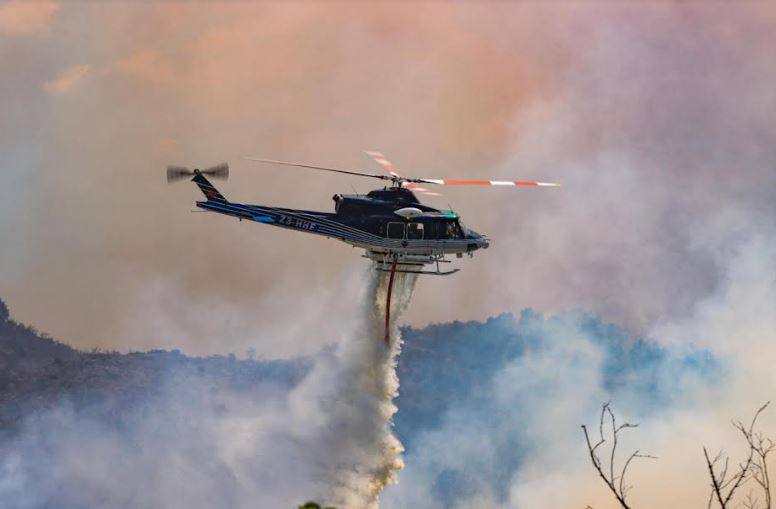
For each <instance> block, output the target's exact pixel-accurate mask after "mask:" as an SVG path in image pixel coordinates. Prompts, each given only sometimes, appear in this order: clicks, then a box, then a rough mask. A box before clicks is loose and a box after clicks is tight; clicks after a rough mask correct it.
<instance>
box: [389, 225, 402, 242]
mask: <svg viewBox="0 0 776 509" xmlns="http://www.w3.org/2000/svg"><path fill="white" fill-rule="evenodd" d="M388 238H389V239H403V238H404V223H388Z"/></svg>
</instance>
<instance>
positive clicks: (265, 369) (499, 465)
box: [0, 301, 719, 507]
mask: <svg viewBox="0 0 776 509" xmlns="http://www.w3.org/2000/svg"><path fill="white" fill-rule="evenodd" d="M403 338H404V341H405V344H404V349H403V352H402V354H401V356H400V357H399V364H398V375H399V380H400V382H401V386H400V394H399V396H398V398H397V400H396V403H397V406H398V408H399V411H398V413H397V414H396V416H395V423H394V424H395V430H396V433H397V435H398V436H399V438H400V439H401V441H402V442H403V444H404V445H405V447H406V454H405V457H406V459H407V461H408V463H409V464H411V463H412V462H413V461H425V459H422V458H427V457H429V456H430V455H433V454H435V452H434V449H433V447H432V448H431V449H428V443H427V442H424V439H425V438H427V437H428V436H429V433H434V432H435V431H438V430H444V429H445V426H446V425H447V424H446V423H447V422H449V419H450V416H452V419H453V421H452V422H453V423H454V425H455V426H459V427H458V428H456V429H457V430H458V432H461V433H469V432H471V433H474V434H475V435H476V436H478V437H480V440H481V441H482V443H483V444H485V445H487V447H486V450H493V451H496V453H495V455H494V457H493V459H492V460H490V461H491V462H495V465H494V468H495V471H494V472H491V473H488V472H485V473H484V474H483V473H482V472H477V471H476V469H475V470H473V471H469V470H470V469H469V470H467V468H460V469H459V468H449V467H445V465H444V464H443V463H440V464H438V465H437V466H434V467H433V469H432V472H431V473H430V476H431V479H435V481H434V494H435V496H437V497H439V499H440V500H442V501H446V502H451V501H453V500H454V499H455V498H456V497H459V496H463V495H464V494H465V493H468V491H470V490H473V489H475V487H476V486H477V483H482V482H487V483H488V484H490V485H491V489H492V490H493V493H495V496H496V497H498V498H503V499H506V497H507V495H508V488H509V485H510V480H511V479H512V476H513V475H514V473H515V472H516V471H517V470H518V469H519V468H520V461H521V458H522V457H523V452H524V451H525V450H526V447H530V439H529V438H526V437H525V436H524V435H522V434H521V433H522V431H521V430H522V428H521V426H520V422H519V419H520V418H521V417H520V416H521V413H520V412H523V411H526V410H523V409H530V408H531V405H532V401H535V398H536V397H537V391H543V392H540V393H539V394H540V396H539V397H541V398H544V399H545V400H547V401H552V400H553V398H554V391H557V390H562V388H560V387H559V386H558V385H557V384H562V383H567V382H564V380H567V378H565V377H564V375H565V374H567V373H575V372H577V373H581V375H579V376H588V375H587V373H588V371H589V367H588V364H587V363H588V360H587V359H593V360H594V363H595V366H593V368H592V369H594V371H593V373H594V377H595V378H596V379H599V378H600V384H602V385H603V389H604V390H605V392H606V393H607V394H609V395H611V397H612V398H613V399H615V400H617V401H618V403H619V404H620V408H622V405H623V404H626V403H627V402H628V401H638V405H637V406H632V407H631V408H627V406H626V410H627V411H628V412H629V413H630V415H633V416H635V417H639V416H645V415H649V414H651V413H654V412H656V411H659V410H660V409H661V408H664V407H670V406H671V405H673V404H676V403H677V402H680V401H681V398H682V395H683V393H682V387H683V386H685V385H686V383H687V382H688V381H691V379H693V378H694V379H696V380H700V383H704V384H709V383H713V380H714V376H713V374H714V373H717V372H718V369H717V368H718V367H719V366H718V363H717V361H716V360H715V359H714V358H712V357H710V356H709V355H708V353H706V352H704V351H690V353H686V352H685V353H681V354H676V353H674V352H671V351H669V350H666V349H665V348H663V347H661V346H659V345H658V344H656V343H654V342H650V341H645V340H636V339H632V338H630V337H628V336H627V334H626V333H625V332H624V331H623V330H622V329H620V328H619V327H616V326H613V325H610V324H607V323H605V322H602V321H601V320H599V319H596V318H594V317H591V316H589V315H586V314H584V313H565V314H561V315H558V316H555V317H549V318H548V317H544V316H542V315H540V314H537V313H534V312H532V311H524V312H523V313H521V314H520V316H519V317H516V316H513V315H510V314H502V315H499V316H497V317H493V318H490V319H488V320H486V321H485V322H452V323H444V324H435V325H430V326H427V327H425V328H422V329H416V328H409V327H406V328H404V329H403ZM332 351H333V350H332V349H324V350H322V351H321V352H319V353H318V354H316V355H314V356H312V357H309V358H295V359H283V360H271V361H266V360H245V359H238V358H236V357H235V356H233V355H227V356H222V355H216V356H211V357H205V358H199V357H188V356H186V355H184V354H182V353H180V352H178V351H163V350H152V351H149V352H135V353H127V354H121V353H116V352H99V351H93V352H83V351H78V350H75V349H73V348H71V347H69V346H67V345H65V344H62V343H60V342H57V341H55V340H54V339H52V338H50V337H47V336H46V335H44V334H40V333H39V332H37V331H36V330H35V329H34V328H32V327H29V326H26V325H22V324H19V323H17V322H15V321H14V320H12V319H11V318H10V317H9V315H8V310H7V308H6V306H5V304H3V303H2V301H0V455H2V454H3V451H4V450H6V451H9V450H14V447H17V448H18V447H22V449H21V450H24V451H31V452H27V453H21V454H22V455H24V454H27V455H28V456H29V454H37V455H40V457H41V458H45V459H42V460H40V461H37V462H32V460H29V461H31V462H32V463H30V465H31V466H27V467H25V468H30V469H32V470H31V471H34V472H37V473H35V474H34V476H35V477H33V478H40V477H41V476H43V477H45V476H51V475H52V472H53V471H52V470H50V468H56V466H51V467H49V466H46V465H49V464H50V463H51V462H56V461H61V460H59V459H54V458H59V457H60V456H62V453H61V451H60V450H59V449H58V447H60V446H61V447H65V446H67V444H74V445H73V447H74V448H75V450H76V451H78V452H79V453H80V452H81V451H85V450H88V449H89V448H90V447H94V448H95V450H100V447H103V448H106V443H107V444H109V445H110V447H112V448H114V449H118V450H120V451H122V452H121V455H123V456H125V457H126V456H127V455H129V456H130V457H131V458H135V457H134V456H132V455H134V454H144V453H143V451H146V450H151V451H155V448H158V447H164V446H165V445H164V444H165V443H167V442H168V440H169V439H168V438H166V437H176V436H177V435H178V434H179V433H182V432H187V433H193V436H189V435H187V436H189V438H188V439H189V440H193V442H192V443H196V442H203V443H204V444H205V445H203V446H202V448H201V450H199V449H196V450H195V451H194V452H193V453H191V454H192V455H194V457H195V458H196V459H195V460H194V462H195V463H197V464H200V465H201V466H202V468H204V469H205V470H204V472H206V473H207V472H210V473H208V474H207V475H208V476H209V477H208V479H211V481H212V482H214V483H216V484H217V486H219V487H221V488H223V489H225V490H226V492H227V493H229V492H230V491H229V490H230V489H232V488H230V486H231V484H230V483H233V482H234V479H233V478H232V477H231V474H230V473H229V472H228V471H226V470H224V468H223V466H222V465H220V464H218V463H213V462H212V460H211V459H210V458H211V456H209V454H210V453H209V452H208V451H209V449H208V447H210V445H208V444H210V442H208V441H207V436H208V435H207V433H210V432H211V431H208V430H209V429H212V428H208V425H207V423H208V422H211V423H212V422H213V419H216V420H218V419H221V418H222V417H224V418H226V420H228V417H229V416H230V415H239V413H240V411H241V410H242V409H243V408H244V407H246V406H253V407H255V408H267V409H268V412H269V414H268V415H274V414H272V410H271V409H272V408H275V407H273V406H272V405H273V404H278V402H281V403H280V404H283V403H282V402H283V401H285V399H286V398H287V396H288V394H289V393H290V391H291V389H293V388H294V387H295V386H296V385H297V384H298V383H299V382H300V381H301V380H302V379H303V378H304V377H305V375H306V374H307V373H308V371H310V369H311V367H312V366H313V365H314V364H315V363H316V361H317V360H318V359H319V358H322V357H323V356H326V355H330V354H331V353H332ZM543 359H553V362H552V363H550V364H548V365H546V366H545V367H543V368H542V371H541V372H539V373H538V375H540V377H541V378H542V380H543V381H542V382H541V383H538V384H537V383H536V382H535V381H532V380H530V378H531V377H535V376H537V373H536V372H533V371H531V368H530V366H531V365H533V364H534V363H536V362H541V361H542V360H543ZM580 362H581V363H580ZM543 366H544V365H543ZM504 373H520V374H519V375H518V378H515V379H513V381H512V382H511V383H513V384H514V387H515V388H514V391H513V394H512V396H511V400H510V402H509V408H505V407H504V402H503V401H499V400H498V399H497V398H494V396H493V395H494V394H495V392H494V390H495V389H494V388H495V387H497V386H498V383H503V382H499V380H503V374H504ZM523 373H525V374H523ZM500 376H502V378H499V377H500ZM572 380H573V378H572ZM597 383H598V382H597ZM634 396H636V397H634ZM591 404H592V405H593V407H595V405H598V404H600V403H599V402H598V401H597V400H596V401H594V402H591ZM516 412H517V413H516ZM460 415H465V416H466V419H467V420H466V421H465V422H466V424H465V427H464V428H460V421H456V420H455V419H456V418H460ZM456 416H458V417H456ZM199 422H202V423H203V426H204V427H203V428H201V429H200V427H199V426H198V423H199ZM455 423H458V424H455ZM579 424H580V423H569V425H571V426H572V427H573V428H575V429H576V427H577V426H578V425H579ZM95 430H98V431H96V432H95ZM25 435H26V437H25ZM59 435H62V436H63V437H66V438H62V439H61V442H62V444H60V445H58V444H57V441H60V438H61V437H60V436H59ZM106 436H107V437H110V440H107V441H106V439H105V437H106ZM14 437H18V438H19V440H21V442H20V444H21V445H20V444H19V443H17V444H14V440H13V439H14ZM96 437H101V438H100V439H101V440H102V442H100V443H95V442H94V440H95V439H96ZM42 439H43V443H42V445H39V444H41V440H42ZM19 440H16V442H19ZM52 440H53V442H51V441H52ZM176 443H177V442H176ZM181 443H187V442H186V440H181ZM143 444H144V445H143ZM108 449H109V450H110V448H108ZM175 454H178V452H177V451H176V452H175ZM198 455H202V457H201V458H200V456H198ZM23 457H24V456H20V458H23ZM36 457H37V456H36ZM150 457H151V458H155V456H154V455H153V454H152V455H151V456H150ZM143 458H145V456H143ZM135 460H137V459H136V458H135V459H133V461H135ZM137 461H138V462H139V463H140V464H144V463H142V462H141V461H140V460H137ZM129 464H131V462H130V463H129ZM206 465H207V467H206ZM63 468H65V467H63ZM207 468H210V469H211V470H212V472H211V471H210V470H207ZM36 469H37V470H36ZM132 472H134V470H133V469H130V470H128V471H127V475H130V474H131V473H132ZM0 474H2V472H0ZM480 474H482V475H480ZM31 475H32V474H31ZM483 475H484V478H480V477H483ZM78 482H79V480H78V479H77V478H76V479H74V480H69V481H67V482H65V483H61V484H54V485H52V486H51V487H49V489H48V491H47V492H46V494H44V495H41V497H42V500H44V501H46V502H45V503H51V504H54V505H51V507H82V505H79V504H82V503H81V502H77V503H76V502H73V503H71V504H70V505H66V504H65V505H62V504H61V500H60V498H59V497H60V495H61V493H63V490H64V491H68V490H75V491H74V492H73V493H75V494H76V495H78V496H80V493H82V492H79V491H78V490H77V489H76V488H70V487H68V486H70V485H69V484H67V483H74V484H72V485H73V486H77V485H78ZM218 483H220V484H218ZM76 495H74V496H76ZM75 500H80V499H79V498H77V497H76V498H75ZM31 504H32V507H39V506H42V507H49V506H48V505H45V504H44V503H43V502H35V503H31ZM35 504H38V505H35Z"/></svg>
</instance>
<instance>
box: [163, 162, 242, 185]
mask: <svg viewBox="0 0 776 509" xmlns="http://www.w3.org/2000/svg"><path fill="white" fill-rule="evenodd" d="M195 175H206V176H208V177H211V178H214V179H222V180H226V179H227V178H229V165H228V164H227V163H221V164H217V165H215V166H211V167H210V168H206V169H204V170H200V169H198V168H195V169H193V170H191V169H189V168H186V167H185V166H176V165H170V166H168V167H167V183H168V184H172V183H173V182H178V181H179V180H183V179H187V178H189V177H194V176H195Z"/></svg>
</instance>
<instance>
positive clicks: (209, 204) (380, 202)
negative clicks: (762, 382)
mask: <svg viewBox="0 0 776 509" xmlns="http://www.w3.org/2000/svg"><path fill="white" fill-rule="evenodd" d="M366 154H367V155H368V156H369V157H371V158H372V159H373V160H374V161H375V162H376V163H377V164H379V165H380V166H382V168H383V169H384V170H385V173H380V174H375V173H368V172H366V171H353V170H342V169H337V168H329V167H324V166H317V165H311V164H303V163H294V162H288V161H277V160H274V159H261V158H256V157H246V159H248V160H251V161H257V162H261V163H266V164H273V165H283V166H294V167H298V168H306V169H311V170H317V171H326V172H331V173H339V174H344V175H352V176H360V177H369V178H373V179H379V180H382V181H384V182H385V183H386V184H385V186H384V187H383V188H381V189H375V190H373V191H370V192H368V193H367V194H366V195H359V194H335V195H334V196H333V200H334V204H335V205H334V212H317V211H310V210H300V209H289V208H281V207H269V206H263V205H249V204H242V203H234V202H230V201H228V200H227V199H226V198H225V197H224V195H222V194H221V193H220V192H219V191H218V190H217V189H216V188H215V187H214V186H213V184H212V183H211V182H210V180H208V178H207V177H210V178H212V179H226V178H228V176H229V165H228V164H227V163H221V164H219V165H216V166H213V167H210V168H206V169H193V170H192V169H189V168H186V167H183V166H174V165H171V166H168V167H167V182H168V183H173V182H176V181H179V180H182V179H187V178H189V177H191V179H190V180H191V181H193V182H194V183H195V184H196V185H197V186H198V187H199V189H200V190H201V191H202V193H203V194H204V195H205V198H206V200H205V201H197V202H196V206H197V207H199V208H201V209H204V210H205V211H209V212H217V213H219V214H225V215H228V216H233V217H236V218H238V219H239V220H240V221H242V220H243V219H245V220H247V221H255V222H258V223H263V224H267V225H272V226H278V227H281V228H286V229H290V230H295V231H300V232H304V233H311V234H315V235H322V236H325V237H328V238H333V239H337V240H341V241H342V242H345V243H347V244H350V245H351V246H354V247H357V248H362V249H364V254H363V257H365V258H368V259H370V260H372V261H373V262H374V267H375V269H376V270H378V271H381V272H390V279H389V283H388V294H387V303H388V304H387V306H386V308H387V309H386V342H387V341H388V324H389V321H390V300H391V289H392V287H393V279H394V274H395V273H397V272H398V273H408V274H425V275H435V276H448V275H450V274H454V273H456V272H458V271H459V269H457V268H453V269H450V270H443V269H442V268H441V265H440V264H449V263H451V261H450V260H448V259H447V257H448V256H449V255H450V256H451V255H455V256H456V257H458V258H461V257H463V255H464V254H467V255H469V256H473V255H474V253H475V252H476V251H478V250H480V249H487V248H488V246H490V239H489V238H488V237H487V236H485V235H482V234H480V233H477V232H476V231H474V230H471V229H469V228H467V227H466V226H465V225H464V223H463V221H462V220H461V217H460V216H459V215H458V214H457V213H455V212H453V211H452V210H442V209H436V208H433V207H430V206H428V205H424V204H422V203H420V201H419V200H418V198H417V196H416V194H415V193H418V194H426V195H436V194H437V193H434V192H433V191H431V190H430V189H428V188H427V187H424V186H426V185H446V186H518V187H522V186H530V187H537V186H538V187H555V186H558V185H559V184H557V183H554V182H531V181H494V180H451V179H425V178H407V177H403V176H401V175H400V174H399V173H398V171H397V170H396V168H395V167H394V165H393V164H392V163H391V162H390V161H388V160H387V159H386V157H385V156H384V155H383V154H382V153H380V152H375V151H367V152H366ZM428 265H430V266H432V270H426V269H425V268H426V266H428Z"/></svg>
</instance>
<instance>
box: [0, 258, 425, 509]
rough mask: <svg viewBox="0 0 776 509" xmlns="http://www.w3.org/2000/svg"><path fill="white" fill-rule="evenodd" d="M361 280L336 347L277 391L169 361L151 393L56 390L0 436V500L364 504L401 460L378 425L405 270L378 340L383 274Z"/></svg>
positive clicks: (392, 380) (391, 407)
mask: <svg viewBox="0 0 776 509" xmlns="http://www.w3.org/2000/svg"><path fill="white" fill-rule="evenodd" d="M362 283H363V284H362V289H361V294H360V295H359V296H358V297H359V300H358V301H357V302H359V303H360V304H359V305H357V306H355V309H354V310H353V312H352V317H351V320H349V321H347V322H344V323H342V324H341V326H342V329H343V330H342V336H341V341H340V343H339V344H338V346H337V347H336V348H335V349H329V350H327V351H324V352H322V353H320V354H319V355H317V356H316V357H315V362H314V365H313V366H312V368H311V369H310V370H309V372H308V373H307V375H306V376H305V377H304V378H303V379H302V380H301V381H300V382H299V383H298V384H297V385H295V386H294V387H293V388H291V389H290V390H278V388H277V387H275V388H272V387H269V388H268V387H267V386H264V385H262V384H261V383H258V382H257V383H256V384H255V386H252V387H249V388H247V389H245V390H242V391H241V390H237V389H235V388H233V387H226V388H224V387H220V388H219V387H218V386H217V384H214V380H213V379H208V378H207V377H205V376H202V374H201V373H200V374H197V373H196V372H192V373H188V374H187V373H186V372H185V371H181V370H179V369H178V370H176V369H174V368H173V369H168V370H167V373H166V375H165V377H163V384H162V385H163V386H162V387H161V388H160V390H159V392H158V394H157V393H156V392H155V391H144V392H143V393H142V394H136V395H135V396H134V397H130V398H129V399H130V400H136V401H135V402H133V403H131V404H129V403H127V402H126V401H125V398H126V392H128V391H132V388H131V387H129V388H126V387H125V388H119V389H116V388H114V389H112V391H113V392H115V393H111V394H109V395H108V400H117V401H124V402H125V404H124V405H123V406H122V405H121V404H119V405H115V404H113V403H111V402H110V401H108V402H106V401H104V400H102V401H101V400H100V398H96V399H95V400H94V401H93V402H91V403H86V404H84V403H82V402H81V403H78V404H76V403H75V402H74V400H72V399H71V398H69V397H67V393H66V394H65V396H66V397H64V398H62V400H61V401H59V402H58V403H57V404H56V407H55V408H53V409H50V410H48V411H41V412H38V413H36V414H34V415H30V416H28V418H27V420H26V422H24V423H23V425H22V426H21V428H20V429H21V434H20V435H19V436H17V437H15V438H13V439H5V438H6V437H4V440H0V506H2V507H14V508H41V507H58V508H76V507H168V508H173V509H177V508H184V507H233V508H249V507H277V508H283V507H289V508H290V507H296V505H298V504H299V503H301V502H304V499H305V498H308V497H309V498H313V499H317V500H321V501H325V503H327V504H333V505H335V506H336V507H338V508H341V509H364V508H376V507H377V499H378V496H379V495H380V493H381V491H382V490H383V488H384V487H385V486H386V485H388V484H390V483H394V482H396V473H397V471H398V470H400V469H401V468H402V467H403V463H402V458H401V454H402V451H403V448H402V445H401V443H400V442H399V440H398V439H397V438H396V437H395V436H394V434H393V431H392V427H393V422H392V418H393V415H394V414H395V413H396V406H395V404H394V402H393V400H394V397H395V396H396V394H397V390H398V386H399V382H398V379H397V376H396V360H397V356H398V355H399V352H400V350H401V336H400V333H399V329H398V325H397V319H398V317H399V316H400V315H401V313H402V312H403V311H404V310H405V309H406V307H407V305H408V304H409V300H410V297H411V295H412V290H413V287H414V283H415V275H413V274H397V275H396V279H395V282H394V292H393V297H392V303H391V314H392V316H393V317H395V318H394V320H393V323H392V324H391V327H390V343H389V345H386V344H385V342H384V322H383V320H384V316H385V305H386V303H385V293H386V283H387V275H386V274H383V273H377V272H376V271H372V272H371V273H370V275H368V276H367V275H366V274H364V276H363V278H362ZM309 333H311V334H314V333H315V331H314V330H312V331H309ZM109 369H110V368H109ZM113 369H116V368H113ZM230 369H231V370H234V369H236V367H235V366H232V367H231V368H230ZM127 375H128V374H124V375H123V376H127ZM128 376H130V377H132V376H133V375H131V374H129V375H128ZM87 399H88V398H87ZM111 405H113V406H111ZM300 499H302V500H300Z"/></svg>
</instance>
